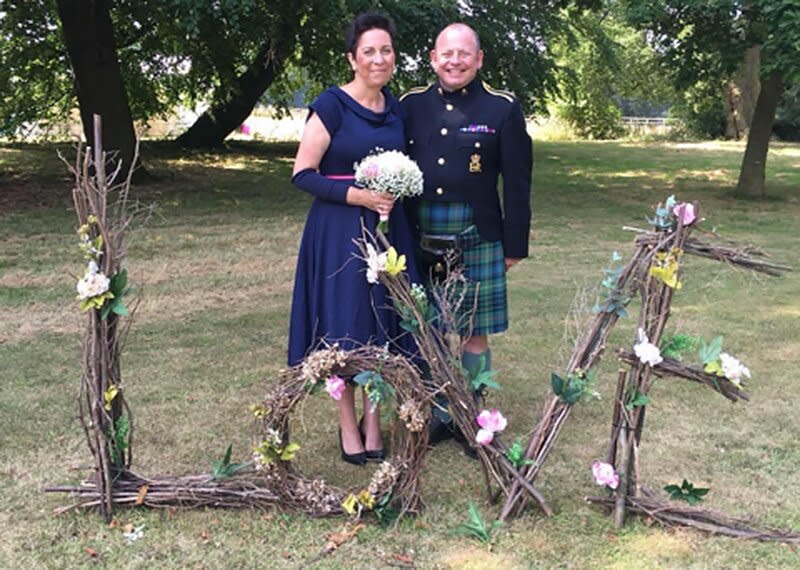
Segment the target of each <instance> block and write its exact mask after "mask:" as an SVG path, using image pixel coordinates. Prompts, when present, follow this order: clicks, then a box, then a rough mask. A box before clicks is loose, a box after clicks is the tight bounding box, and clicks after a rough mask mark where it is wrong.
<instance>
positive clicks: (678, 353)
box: [660, 333, 700, 360]
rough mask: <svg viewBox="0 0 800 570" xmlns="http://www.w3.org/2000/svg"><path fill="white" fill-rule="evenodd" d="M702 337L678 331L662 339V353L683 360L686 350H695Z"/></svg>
mask: <svg viewBox="0 0 800 570" xmlns="http://www.w3.org/2000/svg"><path fill="white" fill-rule="evenodd" d="M699 342H700V339H698V338H697V337H695V336H692V335H688V334H683V333H677V334H674V335H672V336H670V337H667V338H665V339H663V340H662V341H661V347H660V350H661V355H662V356H664V357H668V358H675V359H676V360H681V357H682V356H683V353H684V352H687V351H690V350H694V349H695V348H696V347H697V345H698V343H699Z"/></svg>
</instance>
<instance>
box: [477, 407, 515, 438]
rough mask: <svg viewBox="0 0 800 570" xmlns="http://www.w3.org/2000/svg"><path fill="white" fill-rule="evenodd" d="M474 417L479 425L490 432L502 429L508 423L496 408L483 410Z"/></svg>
mask: <svg viewBox="0 0 800 570" xmlns="http://www.w3.org/2000/svg"><path fill="white" fill-rule="evenodd" d="M476 419H477V421H478V425H479V426H481V427H482V428H483V429H485V430H488V431H490V432H492V433H497V432H499V431H503V430H504V429H506V426H507V425H508V420H506V419H505V418H504V417H503V414H501V413H500V410H497V409H492V410H483V411H482V412H481V413H480V414H478V417H477V418H476Z"/></svg>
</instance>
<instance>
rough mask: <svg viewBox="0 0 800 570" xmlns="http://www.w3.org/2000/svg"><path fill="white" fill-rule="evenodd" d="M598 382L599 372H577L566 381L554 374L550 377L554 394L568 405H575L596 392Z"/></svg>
mask: <svg viewBox="0 0 800 570" xmlns="http://www.w3.org/2000/svg"><path fill="white" fill-rule="evenodd" d="M596 381H597V370H588V371H582V370H576V371H575V372H573V373H571V374H570V375H569V376H567V378H566V380H565V379H564V378H562V377H561V376H559V375H558V374H556V373H555V372H553V373H552V374H551V376H550V386H551V388H552V389H553V394H555V395H556V396H558V397H559V398H561V400H562V401H564V402H565V403H567V404H575V403H576V402H578V401H579V400H580V399H581V398H583V397H584V396H587V395H590V394H591V393H592V392H593V391H594V385H595V383H596Z"/></svg>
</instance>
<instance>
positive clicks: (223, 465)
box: [211, 444, 246, 480]
mask: <svg viewBox="0 0 800 570" xmlns="http://www.w3.org/2000/svg"><path fill="white" fill-rule="evenodd" d="M232 452H233V444H231V445H229V446H228V449H226V450H225V455H224V456H223V457H222V460H219V459H215V460H213V461H212V462H211V476H212V477H213V478H214V479H215V480H217V479H225V478H227V477H232V476H233V475H234V474H235V473H236V472H237V471H239V470H240V469H242V468H243V467H245V466H246V464H245V463H231V453H232Z"/></svg>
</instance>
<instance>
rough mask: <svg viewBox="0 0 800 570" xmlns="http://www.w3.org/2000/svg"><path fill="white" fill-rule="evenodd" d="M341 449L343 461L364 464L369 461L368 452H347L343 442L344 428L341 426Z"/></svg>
mask: <svg viewBox="0 0 800 570" xmlns="http://www.w3.org/2000/svg"><path fill="white" fill-rule="evenodd" d="M339 451H341V452H342V461H345V462H347V463H351V464H353V465H364V464H365V463H366V462H367V454H366V453H365V452H363V451H361V452H359V453H345V452H344V444H343V443H342V428H339Z"/></svg>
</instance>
